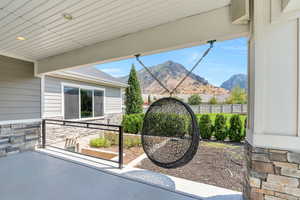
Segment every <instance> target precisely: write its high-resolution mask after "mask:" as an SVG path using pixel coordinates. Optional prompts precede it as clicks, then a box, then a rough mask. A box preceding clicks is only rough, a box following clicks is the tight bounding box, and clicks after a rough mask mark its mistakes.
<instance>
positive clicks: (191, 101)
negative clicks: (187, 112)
mask: <svg viewBox="0 0 300 200" xmlns="http://www.w3.org/2000/svg"><path fill="white" fill-rule="evenodd" d="M201 101H202V99H201V97H200V96H199V95H198V94H193V95H191V96H190V97H189V98H188V104H190V105H199V104H201Z"/></svg>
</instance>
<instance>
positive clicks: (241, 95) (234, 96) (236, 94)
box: [226, 86, 247, 104]
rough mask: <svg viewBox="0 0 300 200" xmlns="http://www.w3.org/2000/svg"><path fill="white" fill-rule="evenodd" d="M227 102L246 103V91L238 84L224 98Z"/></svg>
mask: <svg viewBox="0 0 300 200" xmlns="http://www.w3.org/2000/svg"><path fill="white" fill-rule="evenodd" d="M226 103H228V104H246V103H247V93H246V91H245V89H242V88H240V87H239V86H237V87H235V88H233V89H232V91H231V94H230V96H229V97H228V99H227V100H226Z"/></svg>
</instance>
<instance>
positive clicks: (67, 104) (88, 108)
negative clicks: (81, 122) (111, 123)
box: [63, 85, 104, 119]
mask: <svg viewBox="0 0 300 200" xmlns="http://www.w3.org/2000/svg"><path fill="white" fill-rule="evenodd" d="M63 92H64V95H63V97H64V103H63V104H64V108H63V109H64V118H65V119H80V118H93V117H102V116H104V90H101V89H99V88H95V89H94V88H92V87H84V86H73V85H72V86H67V85H65V86H64V87H63Z"/></svg>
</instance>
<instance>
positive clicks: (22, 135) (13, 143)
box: [0, 122, 41, 157]
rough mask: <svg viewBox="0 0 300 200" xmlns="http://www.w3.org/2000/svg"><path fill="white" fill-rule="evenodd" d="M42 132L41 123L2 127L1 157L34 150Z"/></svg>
mask: <svg viewBox="0 0 300 200" xmlns="http://www.w3.org/2000/svg"><path fill="white" fill-rule="evenodd" d="M40 130H41V123H40V122H33V123H32V122H31V123H17V124H6V125H0V157H1V156H6V155H10V154H14V153H19V152H23V151H29V150H33V149H34V148H35V146H36V145H37V144H38V140H39V135H40Z"/></svg>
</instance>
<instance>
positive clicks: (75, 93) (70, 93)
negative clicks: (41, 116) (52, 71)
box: [64, 87, 79, 119]
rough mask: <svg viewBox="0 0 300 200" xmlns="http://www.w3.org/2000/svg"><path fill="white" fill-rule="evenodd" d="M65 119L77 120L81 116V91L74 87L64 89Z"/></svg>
mask: <svg viewBox="0 0 300 200" xmlns="http://www.w3.org/2000/svg"><path fill="white" fill-rule="evenodd" d="M64 98H65V102H66V103H65V110H64V112H65V119H76V118H78V116H79V89H78V88H73V87H65V88H64Z"/></svg>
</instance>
